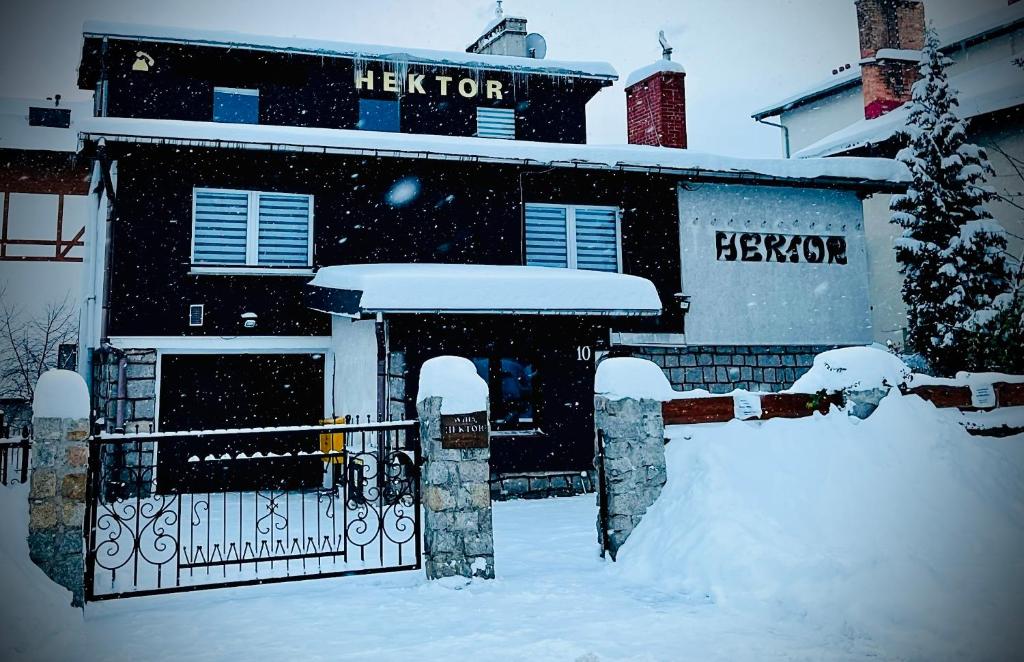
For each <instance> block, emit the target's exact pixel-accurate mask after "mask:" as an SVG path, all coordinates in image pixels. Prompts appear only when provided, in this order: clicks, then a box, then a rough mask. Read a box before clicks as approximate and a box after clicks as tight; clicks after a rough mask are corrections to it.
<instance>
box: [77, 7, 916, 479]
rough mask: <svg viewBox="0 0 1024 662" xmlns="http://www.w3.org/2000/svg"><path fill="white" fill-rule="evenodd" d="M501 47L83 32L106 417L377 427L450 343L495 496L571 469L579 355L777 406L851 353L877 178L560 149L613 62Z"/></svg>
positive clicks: (634, 83)
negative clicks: (486, 411)
mask: <svg viewBox="0 0 1024 662" xmlns="http://www.w3.org/2000/svg"><path fill="white" fill-rule="evenodd" d="M524 31H525V20H524V19H509V18H505V19H499V20H498V21H496V22H494V23H492V24H491V25H489V26H488V27H487V29H486V30H485V33H484V35H483V36H482V37H481V39H479V40H477V42H475V43H474V44H473V45H472V46H471V47H470V51H471V52H468V53H458V52H439V51H426V50H418V49H407V48H393V47H385V46H369V45H359V44H338V43H324V42H311V41H305V40H299V39H289V40H283V39H277V38H268V37H255V36H248V35H238V34H219V33H211V32H202V31H191V30H175V29H166V28H149V27H132V26H120V25H106V24H87V26H86V28H85V42H84V46H83V54H82V63H81V67H80V69H79V71H80V78H79V86H80V87H81V88H82V89H86V90H95V91H96V94H97V95H98V97H97V104H96V105H97V108H98V109H99V112H100V115H101V116H100V117H97V118H95V119H92V120H90V121H88V122H87V123H85V124H84V125H83V126H82V127H81V131H80V134H81V138H82V144H83V155H84V156H87V157H90V158H92V159H93V162H94V165H93V181H94V182H96V183H97V186H96V188H95V189H94V204H93V205H91V206H90V209H91V210H96V213H95V214H92V215H91V216H90V217H89V220H88V229H87V233H86V247H87V248H88V249H89V250H88V252H87V256H86V267H87V272H88V273H87V276H86V281H87V283H88V284H90V286H91V288H92V289H91V290H90V291H89V292H87V295H86V299H85V302H84V310H83V329H84V331H83V333H82V352H81V355H82V357H83V360H82V361H81V362H80V363H81V365H82V367H81V370H82V372H83V373H84V374H85V375H86V377H87V379H89V380H90V381H91V388H92V391H93V396H94V401H95V406H96V409H97V412H98V414H99V416H100V417H102V418H103V421H102V422H103V423H104V424H105V427H107V428H109V429H116V428H128V429H129V430H132V429H134V428H135V427H136V426H142V427H143V429H146V428H156V429H158V430H160V431H169V430H187V429H193V430H194V429H205V428H225V427H240V426H254V425H255V426H267V425H284V424H298V423H311V422H316V421H317V420H320V419H337V418H340V417H344V416H352V417H353V418H355V417H357V416H358V417H360V419H361V420H366V418H367V417H369V418H389V419H402V418H406V417H410V416H414V415H415V403H414V401H413V400H414V398H415V394H416V389H417V381H418V375H419V369H420V366H421V365H422V363H423V362H424V361H425V360H426V359H428V358H430V357H433V356H437V355H439V354H455V355H461V356H465V357H468V358H470V359H472V360H473V361H474V362H475V363H476V365H477V367H478V370H479V371H480V374H481V375H482V376H483V377H484V378H485V379H486V380H487V381H488V383H489V384H490V386H491V416H492V423H493V429H494V436H493V439H492V449H493V450H492V471H493V472H494V474H495V479H496V482H500V481H501V480H502V478H503V477H508V476H513V475H520V474H524V473H528V474H542V475H563V476H564V475H567V474H575V475H578V474H579V473H580V472H581V471H587V470H590V469H592V466H593V465H592V459H593V452H594V449H593V434H594V433H593V400H592V397H593V377H594V369H595V365H596V362H597V360H598V359H599V358H600V357H601V356H604V355H607V354H608V353H611V352H615V353H623V354H637V355H644V356H651V357H652V358H654V359H655V360H656V361H658V362H659V363H660V364H661V365H662V366H664V367H666V372H667V374H668V375H669V376H670V378H671V379H672V380H673V382H674V383H675V384H676V386H677V387H679V388H697V387H700V388H708V389H712V390H715V391H716V392H720V391H728V390H730V389H732V388H734V387H737V386H742V387H746V388H762V389H765V390H779V389H781V388H783V387H784V386H786V385H788V384H790V383H792V381H793V380H794V379H796V377H797V375H798V374H800V372H802V371H803V370H806V369H807V367H809V366H810V358H811V355H812V354H813V353H814V352H815V351H817V350H819V349H821V348H824V347H832V346H836V345H846V344H855V343H863V342H866V341H868V340H870V337H871V329H870V322H869V319H868V302H867V297H868V292H867V274H866V268H867V261H866V252H865V247H864V236H863V228H862V210H861V205H860V199H861V197H862V196H864V195H868V194H871V193H875V192H878V191H894V190H898V189H899V187H900V186H901V184H900V183H899V182H900V181H905V176H906V173H905V170H904V169H902V167H899V166H897V164H894V163H892V162H891V161H880V160H876V159H817V160H807V161H800V162H796V161H786V160H743V159H733V158H727V157H719V156H714V155H705V154H694V153H690V152H688V151H687V150H685V149H674V148H670V147H657V146H647V145H616V146H592V145H586V144H583V143H584V141H585V135H586V133H585V128H586V113H585V107H586V104H587V102H588V101H589V100H590V99H591V98H592V97H593V96H594V95H595V94H596V93H598V92H599V91H600V90H601V89H603V88H604V87H607V86H609V85H611V84H612V82H613V81H614V80H616V78H617V76H616V74H615V71H614V70H613V69H612V67H611V66H609V65H607V64H604V63H581V62H557V61H552V60H541V59H536V58H530V57H527V55H528V52H526V51H524V50H523V49H525V48H526V44H527V43H528V42H527V41H526V40H524V39H522V38H521V36H522V32H524ZM683 76H684V74H683V72H682V70H681V67H679V66H678V65H675V64H674V63H671V62H667V61H663V62H659V63H657V64H656V65H654V66H652V67H649V68H646V69H645V70H643V71H642V72H640V74H639V75H638V76H635V77H632V78H631V79H630V85H629V86H628V87H627V95H628V97H629V99H630V104H629V117H630V119H629V122H630V127H631V142H637V143H647V144H654V145H658V144H675V145H679V144H682V145H685V98H684V95H683V90H682V87H683ZM634 130H635V131H634ZM180 461H183V460H182V458H175V457H171V456H170V455H166V456H165V458H164V459H163V460H158V463H161V462H162V463H163V468H162V469H160V470H161V471H168V472H169V473H170V474H171V475H173V474H174V472H175V471H176V469H175V467H177V466H178V465H177V464H175V463H178V462H180ZM165 475H167V474H165ZM211 480H212V479H211Z"/></svg>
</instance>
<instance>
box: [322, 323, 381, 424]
mask: <svg viewBox="0 0 1024 662" xmlns="http://www.w3.org/2000/svg"><path fill="white" fill-rule="evenodd" d="M331 346H332V348H333V350H334V368H333V372H334V374H333V375H327V379H328V381H333V382H334V402H333V403H328V406H327V411H326V412H325V413H326V415H327V416H331V415H332V414H333V415H334V416H336V417H338V418H341V417H344V416H346V415H351V416H352V418H353V420H354V419H355V417H356V415H359V417H360V420H363V421H365V419H366V416H367V415H370V416H374V417H376V415H377V331H376V322H374V321H373V320H353V319H351V318H348V317H342V316H340V315H332V316H331ZM332 404H333V408H334V411H333V412H332V411H331V405H332Z"/></svg>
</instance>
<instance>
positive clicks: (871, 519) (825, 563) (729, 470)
mask: <svg viewBox="0 0 1024 662" xmlns="http://www.w3.org/2000/svg"><path fill="white" fill-rule="evenodd" d="M670 436H671V437H672V441H671V443H670V444H669V446H668V448H667V459H668V463H669V466H668V473H669V482H668V484H667V485H666V487H665V489H664V492H663V494H662V496H661V498H660V499H659V501H658V502H657V503H656V504H655V505H654V506H653V507H652V509H651V511H650V512H649V513H648V514H647V516H646V518H645V519H644V521H643V522H642V523H641V524H640V526H639V527H638V528H637V530H636V531H635V532H634V535H633V537H632V538H631V539H630V540H629V541H628V542H627V543H626V545H625V546H624V547H623V548H622V550H620V553H619V560H618V562H617V563H611V562H610V561H606V560H602V559H600V558H599V556H598V553H597V544H596V533H595V526H594V523H595V516H596V507H595V504H594V497H593V495H587V496H582V497H575V498H568V499H549V500H543V501H517V502H508V503H497V504H495V510H494V527H495V559H496V569H497V573H498V579H496V580H494V581H490V582H488V581H483V582H475V583H472V584H470V585H468V586H461V585H459V584H458V583H451V582H427V581H426V580H425V579H424V577H423V574H422V573H421V572H405V573H393V574H386V575H374V576H363V577H350V578H343V579H334V580H311V581H302V582H292V583H287V584H277V585H271V586H262V587H246V588H239V589H221V590H208V591H196V592H193V593H187V594H177V595H164V596H156V597H145V598H130V599H125V600H119V601H112V602H105V603H96V604H91V605H89V607H88V608H87V609H86V610H85V613H84V618H83V616H82V615H81V612H78V611H76V610H72V609H70V608H68V607H67V606H66V605H67V604H68V602H69V598H70V596H69V595H68V594H67V593H66V592H64V591H63V590H61V589H58V588H56V587H55V585H53V584H51V583H49V582H47V581H45V580H44V579H43V577H42V574H41V572H40V571H39V570H37V569H36V568H35V567H34V566H32V565H31V563H30V562H29V561H28V559H27V551H26V548H25V547H26V546H25V543H24V540H23V533H22V532H24V530H25V526H26V520H27V514H26V510H27V509H26V507H25V499H26V493H25V490H26V488H25V487H24V486H15V487H12V488H7V489H4V490H2V491H0V504H2V506H0V518H2V519H0V521H3V522H4V533H3V535H2V536H0V596H2V597H0V604H2V612H3V613H2V614H0V659H4V660H13V659H35V660H63V659H78V660H105V661H106V660H162V659H194V660H224V659H245V660H281V659H309V660H318V659H323V660H327V659H332V660H337V659H342V660H344V659H353V660H354V659H358V660H364V659H378V660H404V659H420V660H442V659H444V660H446V659H485V660H522V659H531V660H585V661H587V662H595V661H597V660H766V659H767V660H771V659H805V660H821V659H829V660H834V659H840V660H846V659H850V660H853V659H868V658H870V659H886V660H888V659H911V660H916V659H919V660H936V659H957V660H960V659H1008V658H1011V657H1012V655H1011V654H1010V652H1012V651H1015V650H1021V649H1022V647H1024V633H1022V632H1021V630H1020V628H1019V624H1020V623H1022V622H1024V599H1022V598H1021V597H1020V594H1021V592H1020V589H1021V587H1024V554H1022V550H1024V435H1017V436H1014V437H1007V438H1004V439H988V438H977V437H971V436H970V435H968V434H967V433H966V432H965V431H964V430H963V428H962V427H961V426H960V425H958V424H956V423H955V422H953V421H951V420H949V419H948V417H945V416H944V415H943V414H941V413H940V412H938V411H937V410H935V408H934V407H932V406H931V405H930V404H928V403H926V402H924V401H922V400H921V399H919V398H917V397H914V396H900V395H899V394H897V393H893V394H891V395H890V396H889V397H887V398H886V399H885V400H883V402H882V404H881V406H880V407H879V409H878V410H877V411H876V412H875V413H874V414H873V415H872V416H871V417H870V418H868V419H867V420H864V421H860V420H857V419H853V418H850V417H847V416H845V415H843V414H841V413H833V414H831V415H829V416H820V415H815V416H814V417H812V418H807V419H799V420H786V419H777V420H771V421H766V422H763V423H761V422H748V421H733V422H730V423H725V424H708V425H700V426H688V427H686V428H673V429H671V430H670Z"/></svg>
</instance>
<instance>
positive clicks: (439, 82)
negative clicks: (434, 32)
mask: <svg viewBox="0 0 1024 662" xmlns="http://www.w3.org/2000/svg"><path fill="white" fill-rule="evenodd" d="M355 80H356V89H357V90H368V91H381V92H395V93H397V92H398V87H399V83H401V82H404V83H405V93H406V94H427V89H428V88H429V89H431V90H437V92H438V93H439V94H440V95H441V96H443V97H445V96H449V95H452V96H454V95H455V94H458V95H460V96H463V97H465V98H467V99H472V98H473V97H476V96H485V97H486V98H488V99H501V98H503V97H502V89H501V81H500V80H491V79H487V80H484V81H482V84H481V83H479V82H477V81H476V79H474V78H458V79H456V78H455V77H454V76H442V75H440V74H438V75H433V76H431V75H427V74H408V76H407V77H406V79H405V81H400V80H399V78H398V74H396V73H395V72H393V71H384V72H381V73H378V72H376V71H372V70H369V69H368V70H366V71H363V72H362V73H360V72H359V71H356V72H355Z"/></svg>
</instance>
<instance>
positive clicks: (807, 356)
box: [628, 345, 834, 393]
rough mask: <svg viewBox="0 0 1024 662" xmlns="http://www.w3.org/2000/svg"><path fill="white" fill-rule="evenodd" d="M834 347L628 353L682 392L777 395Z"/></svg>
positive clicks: (721, 347) (699, 348)
mask: <svg viewBox="0 0 1024 662" xmlns="http://www.w3.org/2000/svg"><path fill="white" fill-rule="evenodd" d="M829 349H834V346H832V345H806V346H804V345H693V346H687V347H634V348H629V349H628V352H629V353H630V354H631V355H632V356H635V357H637V358H641V359H647V360H648V361H652V362H654V363H656V364H657V365H658V367H660V368H662V370H663V371H664V372H665V376H666V377H668V379H669V382H670V383H671V384H672V388H674V389H676V390H678V391H689V390H692V389H697V388H700V389H705V390H707V391H710V392H711V393H728V392H730V391H732V390H733V389H737V388H742V389H746V390H748V391H764V392H775V391H781V390H783V389H785V388H789V387H790V386H792V385H793V382H795V381H796V380H797V379H798V378H799V377H800V376H801V375H803V374H804V373H805V372H807V371H808V370H809V369H810V368H811V365H812V364H813V363H814V356H815V354H820V353H821V352H824V351H826V350H829Z"/></svg>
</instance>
